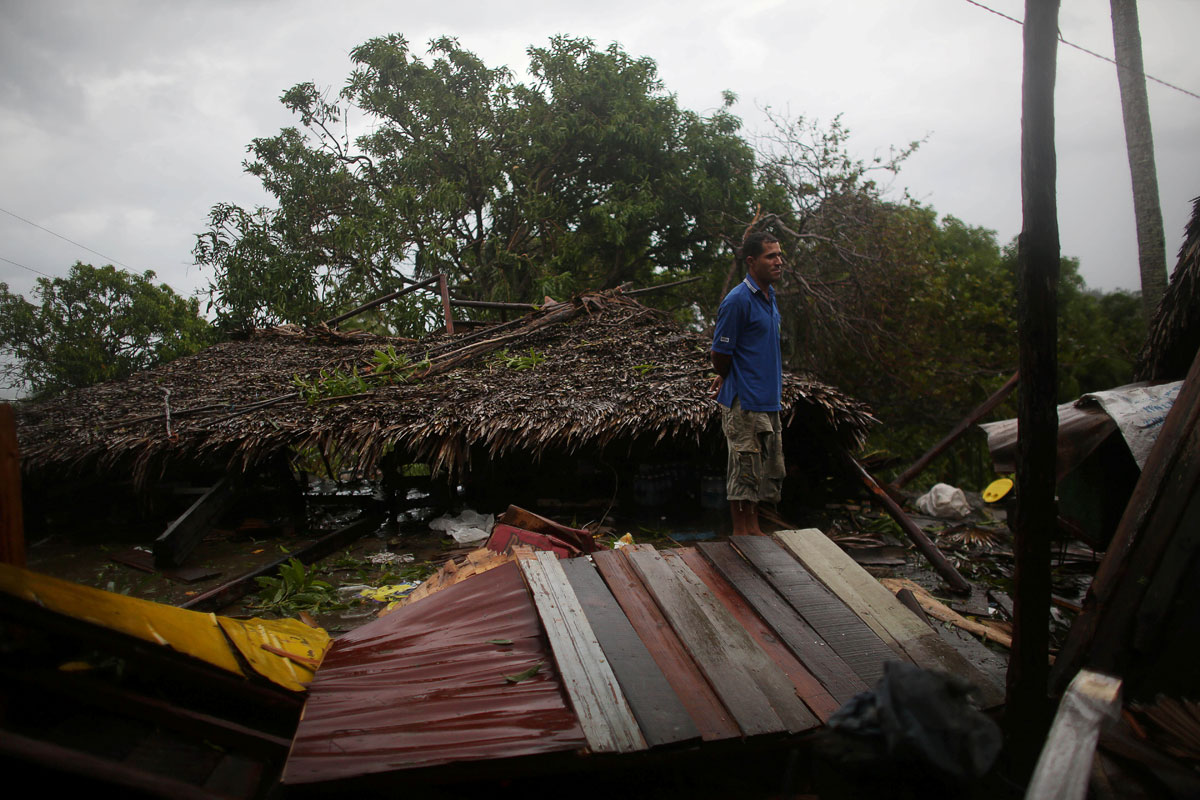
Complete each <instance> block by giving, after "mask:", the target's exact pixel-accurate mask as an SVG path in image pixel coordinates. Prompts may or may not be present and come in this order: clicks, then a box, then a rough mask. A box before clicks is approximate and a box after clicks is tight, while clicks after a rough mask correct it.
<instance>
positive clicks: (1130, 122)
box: [1109, 0, 1167, 324]
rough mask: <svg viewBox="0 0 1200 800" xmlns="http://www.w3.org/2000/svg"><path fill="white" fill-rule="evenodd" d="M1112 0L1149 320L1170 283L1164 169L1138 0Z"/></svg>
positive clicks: (1143, 298) (1118, 74)
mask: <svg viewBox="0 0 1200 800" xmlns="http://www.w3.org/2000/svg"><path fill="white" fill-rule="evenodd" d="M1109 2H1110V7H1111V9H1112V26H1113V45H1114V46H1115V48H1116V55H1117V84H1118V85H1119V86H1120V87H1121V116H1122V117H1123V119H1124V121H1125V148H1126V150H1127V151H1128V152H1129V172H1130V175H1131V176H1132V178H1133V214H1134V218H1135V219H1136V220H1137V241H1138V267H1139V271H1140V272H1141V277H1142V309H1143V311H1144V313H1145V315H1146V322H1147V324H1149V322H1150V320H1152V319H1153V318H1154V312H1155V310H1156V309H1157V308H1158V301H1159V300H1160V299H1161V298H1162V295H1163V292H1165V291H1166V289H1167V253H1166V241H1165V239H1164V237H1163V222H1162V209H1161V207H1160V206H1159V202H1158V175H1157V173H1156V171H1155V168H1154V137H1153V136H1152V135H1151V132H1150V104H1149V102H1148V101H1147V99H1146V77H1145V74H1144V70H1143V68H1142V35H1141V32H1140V30H1139V27H1138V15H1137V0H1109Z"/></svg>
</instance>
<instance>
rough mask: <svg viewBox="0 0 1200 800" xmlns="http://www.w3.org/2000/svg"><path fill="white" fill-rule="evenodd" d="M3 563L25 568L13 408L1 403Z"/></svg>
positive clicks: (0, 549)
mask: <svg viewBox="0 0 1200 800" xmlns="http://www.w3.org/2000/svg"><path fill="white" fill-rule="evenodd" d="M0 563H4V564H12V565H14V566H17V567H23V566H25V522H24V514H23V511H22V506H21V454H20V449H19V445H18V444H17V420H16V417H15V416H14V415H13V410H12V406H10V405H9V404H8V403H0Z"/></svg>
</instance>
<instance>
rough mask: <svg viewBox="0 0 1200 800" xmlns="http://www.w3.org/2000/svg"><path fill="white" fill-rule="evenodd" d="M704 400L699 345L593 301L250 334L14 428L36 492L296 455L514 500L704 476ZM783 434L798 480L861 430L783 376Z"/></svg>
mask: <svg viewBox="0 0 1200 800" xmlns="http://www.w3.org/2000/svg"><path fill="white" fill-rule="evenodd" d="M708 384H709V378H708V342H707V341H706V340H705V338H704V337H703V336H702V335H700V334H698V333H695V332H692V331H689V330H686V329H684V328H683V327H681V326H680V325H678V324H677V323H675V322H674V321H673V320H672V319H671V318H670V317H669V316H667V315H665V314H663V313H662V312H659V311H656V310H654V309H651V308H648V307H646V306H643V305H641V304H639V303H637V302H636V301H634V300H633V299H631V298H628V297H624V296H622V295H621V294H620V293H619V291H609V292H599V293H588V294H583V295H581V296H579V297H577V298H575V299H574V300H572V301H570V302H563V303H554V304H548V305H546V306H544V307H542V308H541V309H539V310H536V311H534V312H532V313H530V314H527V315H526V316H524V317H522V318H520V319H517V320H512V321H510V322H505V323H500V324H497V325H494V326H491V327H486V328H482V329H474V330H472V331H470V332H467V333H459V334H451V333H445V332H442V333H438V334H436V335H433V336H430V337H427V338H425V339H422V340H420V341H415V340H410V339H396V338H385V337H380V336H374V335H369V334H366V333H362V332H338V331H336V330H333V329H331V328H328V327H321V328H317V329H310V330H302V329H299V328H296V327H289V326H285V327H280V328H275V329H271V330H265V331H258V332H255V333H253V334H251V335H250V336H248V337H245V338H241V339H237V340H233V341H227V342H223V343H221V344H218V345H215V346H213V347H210V348H208V349H207V350H204V351H203V352H200V353H197V354H195V355H193V356H188V357H185V358H180V359H177V360H176V361H173V362H171V363H168V364H165V365H162V366H160V367H157V368H155V369H153V370H149V371H147V372H144V373H141V374H138V375H135V376H133V377H131V378H129V379H127V380H124V381H119V382H113V383H107V384H102V385H98V386H93V387H89V388H87V389H83V390H79V391H75V392H71V393H68V394H65V395H62V396H60V397H56V398H54V399H51V400H48V401H45V402H42V403H37V404H32V405H27V406H25V407H23V408H21V409H20V412H19V418H18V425H19V436H20V440H21V449H22V457H23V466H24V471H25V473H26V476H27V478H28V479H29V480H31V481H32V482H35V483H36V481H37V479H38V476H39V475H43V476H45V475H52V476H55V477H60V476H62V475H65V474H74V475H82V474H96V473H104V474H109V475H123V476H128V475H132V476H133V478H134V481H135V482H136V483H137V485H138V486H141V487H144V486H146V484H147V483H153V482H155V481H158V480H160V479H162V478H163V477H164V476H169V475H170V474H172V473H177V472H178V471H180V470H187V469H193V470H194V469H196V468H202V469H209V470H211V471H212V472H214V473H225V472H234V473H240V472H245V471H248V470H251V469H259V468H262V467H264V466H266V465H269V464H271V463H283V460H284V459H289V458H293V457H294V455H295V454H297V453H303V454H307V455H308V456H309V457H311V458H317V457H320V458H322V459H324V460H325V461H326V462H327V463H329V464H334V465H335V466H336V467H337V468H339V469H349V470H353V471H356V472H358V473H359V474H366V473H368V472H369V471H371V470H374V469H376V468H378V467H380V466H384V467H386V466H388V465H389V463H391V464H395V465H397V466H399V465H404V464H412V463H421V464H426V465H428V466H429V467H430V468H431V469H432V471H433V472H434V473H435V474H445V475H450V476H454V477H457V478H460V479H464V480H465V482H468V483H469V482H471V480H472V479H473V478H474V479H477V480H476V483H483V484H487V483H491V482H494V481H501V480H502V479H503V478H505V477H506V476H507V477H509V478H510V479H512V478H514V477H516V478H519V479H520V480H521V481H522V482H524V483H528V482H529V481H530V480H531V479H532V478H534V477H535V476H534V474H533V473H532V472H531V470H538V474H539V475H546V476H556V477H558V478H562V479H565V480H573V481H574V482H575V483H577V484H579V483H587V482H588V481H589V478H588V477H587V476H585V475H579V474H576V473H575V472H574V470H575V469H577V468H578V465H580V464H584V463H585V462H587V461H588V460H589V459H590V458H591V457H595V458H596V459H600V458H604V459H608V460H606V461H605V463H606V464H608V465H610V466H614V467H615V466H618V465H622V463H623V465H624V466H631V465H632V464H634V463H645V462H647V461H654V460H664V459H670V458H672V457H674V458H679V459H685V458H686V459H691V460H692V461H693V462H695V461H697V460H699V459H702V458H708V459H709V460H710V461H711V463H712V464H713V466H714V468H715V469H716V470H717V471H718V472H719V471H720V469H721V464H722V459H723V455H722V454H721V453H720V430H719V422H718V416H717V413H716V409H717V407H716V405H715V404H714V403H713V402H712V401H711V400H710V399H709V398H708V396H707V387H708ZM783 418H784V420H785V424H786V425H787V427H788V428H789V429H790V430H791V432H792V436H791V437H790V443H791V444H792V446H794V447H803V452H804V453H805V458H804V459H795V461H796V463H800V462H802V461H803V462H804V464H805V465H806V466H809V467H811V468H814V469H821V468H823V467H824V464H823V462H822V458H821V454H822V453H830V454H832V453H834V452H836V450H838V449H840V448H847V447H852V446H855V445H857V444H858V443H860V442H861V440H862V438H863V436H864V435H865V433H866V431H867V429H868V427H869V425H870V424H872V423H873V421H874V420H873V418H872V417H871V415H870V413H869V411H868V410H867V409H866V408H865V407H864V406H863V405H862V404H860V403H858V402H856V401H854V400H853V399H851V398H849V397H847V396H845V395H844V394H842V393H840V392H838V391H837V390H836V389H834V388H832V387H830V386H827V385H825V384H822V383H820V382H818V381H816V380H813V379H811V378H807V377H803V376H798V375H791V374H788V375H785V377H784V415H783ZM786 438H787V437H785V439H786ZM706 448H707V449H706ZM568 459H569V460H568ZM592 463H593V464H594V463H597V462H596V461H593V462H592ZM828 471H830V470H828V469H827V470H826V474H827V473H828ZM608 472H612V470H606V471H605V478H604V480H605V481H607V480H608V479H609V478H608V476H607V473H608ZM547 479H549V478H547ZM591 482H592V483H596V482H597V481H596V479H595V478H594V477H593V478H592V479H591ZM611 489H612V487H611V486H609V487H608V488H607V489H600V491H611Z"/></svg>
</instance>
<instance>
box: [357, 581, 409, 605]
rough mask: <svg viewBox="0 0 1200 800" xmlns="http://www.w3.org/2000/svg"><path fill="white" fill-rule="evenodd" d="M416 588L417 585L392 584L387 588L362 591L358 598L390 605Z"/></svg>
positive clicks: (378, 587)
mask: <svg viewBox="0 0 1200 800" xmlns="http://www.w3.org/2000/svg"><path fill="white" fill-rule="evenodd" d="M418 586H420V584H418V583H392V584H388V585H387V586H376V587H375V588H373V589H363V590H362V591H361V592H359V593H358V596H359V597H365V598H367V599H368V600H374V601H375V602H377V603H390V602H392V601H394V600H399V599H400V598H401V597H404V596H405V595H408V594H409V593H411V592H412V590H413V589H415V588H417V587H418Z"/></svg>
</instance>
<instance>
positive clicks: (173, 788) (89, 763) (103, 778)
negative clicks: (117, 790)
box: [0, 731, 225, 800]
mask: <svg viewBox="0 0 1200 800" xmlns="http://www.w3.org/2000/svg"><path fill="white" fill-rule="evenodd" d="M0 755H4V756H8V757H9V758H13V759H18V760H21V761H26V762H30V763H33V764H37V765H38V766H41V767H44V768H46V769H47V770H50V771H52V772H65V773H66V774H68V775H79V776H82V777H84V778H87V779H88V780H90V781H96V782H97V783H99V784H110V785H116V786H122V787H125V788H126V789H133V790H135V791H136V792H137V795H139V796H149V797H171V798H178V800H218V799H219V798H222V797H225V796H224V795H218V794H215V793H213V792H210V791H207V790H205V789H203V788H201V787H199V786H195V785H193V784H190V783H185V782H184V781H181V780H176V779H175V778H169V777H167V776H165V775H158V774H156V773H153V772H147V771H145V770H141V769H138V768H136V767H131V766H129V765H128V764H122V763H120V762H118V761H112V760H109V759H107V758H101V757H100V756H94V755H92V754H90V753H84V752H81V751H79V750H74V749H72V748H70V747H63V746H61V745H57V744H52V743H50V742H44V741H41V740H39V739H31V738H29V737H27V736H21V735H20V734H17V733H13V732H12V731H4V734H3V735H0Z"/></svg>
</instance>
